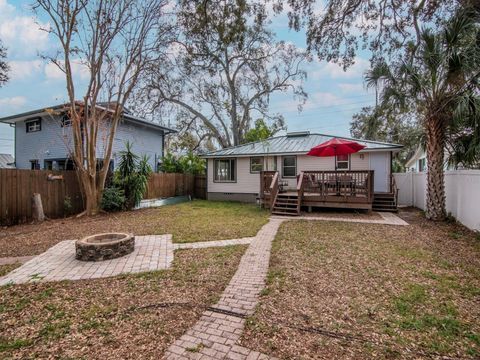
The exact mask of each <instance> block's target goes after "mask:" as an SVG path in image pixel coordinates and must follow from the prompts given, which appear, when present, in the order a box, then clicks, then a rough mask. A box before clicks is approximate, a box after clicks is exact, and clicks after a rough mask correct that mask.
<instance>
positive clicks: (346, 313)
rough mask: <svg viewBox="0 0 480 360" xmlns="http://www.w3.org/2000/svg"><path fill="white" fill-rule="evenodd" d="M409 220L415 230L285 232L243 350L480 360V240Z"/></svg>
mask: <svg viewBox="0 0 480 360" xmlns="http://www.w3.org/2000/svg"><path fill="white" fill-rule="evenodd" d="M400 216H402V217H404V218H405V220H407V221H408V222H409V223H410V224H411V225H410V226H407V227H399V226H386V225H373V224H353V223H339V222H313V221H292V222H288V223H284V224H283V225H282V227H281V228H280V230H279V233H278V234H277V237H276V239H275V241H274V243H273V250H272V258H271V262H270V270H269V275H268V279H267V284H268V285H267V288H266V289H265V290H264V292H263V293H262V296H261V301H260V304H259V306H258V308H257V311H256V313H255V315H254V316H252V317H251V318H249V319H248V322H247V330H246V332H245V333H244V336H243V339H242V345H243V346H247V347H250V348H253V349H255V350H258V351H262V352H264V353H267V354H271V355H274V356H278V357H280V358H290V359H335V358H337V359H338V358H341V359H345V358H350V359H371V358H392V359H396V358H400V359H402V358H404V359H407V358H408V359H413V358H440V357H441V356H446V357H448V358H455V359H459V358H476V359H478V358H479V357H480V321H479V319H480V306H479V304H480V237H479V235H475V234H474V233H472V232H470V231H468V230H466V229H465V228H463V227H461V226H459V225H456V224H440V223H433V222H428V221H426V220H424V218H423V216H422V214H421V213H420V212H418V211H404V212H401V213H400Z"/></svg>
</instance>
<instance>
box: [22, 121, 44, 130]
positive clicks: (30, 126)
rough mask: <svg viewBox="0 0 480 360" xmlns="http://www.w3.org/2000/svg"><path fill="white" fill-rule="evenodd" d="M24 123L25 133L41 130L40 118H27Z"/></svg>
mask: <svg viewBox="0 0 480 360" xmlns="http://www.w3.org/2000/svg"><path fill="white" fill-rule="evenodd" d="M25 124H26V126H27V133H30V132H36V131H40V130H42V121H41V119H40V118H38V119H34V120H28V121H27V122H26V123H25Z"/></svg>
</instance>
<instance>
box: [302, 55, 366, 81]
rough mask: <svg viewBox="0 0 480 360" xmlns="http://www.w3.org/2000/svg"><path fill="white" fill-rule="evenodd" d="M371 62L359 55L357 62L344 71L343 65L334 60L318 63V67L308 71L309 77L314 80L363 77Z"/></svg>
mask: <svg viewBox="0 0 480 360" xmlns="http://www.w3.org/2000/svg"><path fill="white" fill-rule="evenodd" d="M369 66H370V62H369V61H368V60H366V59H363V58H360V57H357V58H355V63H354V64H353V65H352V66H350V67H349V68H348V69H347V71H344V70H343V68H342V67H341V66H338V65H337V64H335V63H332V62H328V63H325V62H322V63H318V62H317V63H316V68H314V69H313V71H310V72H309V73H308V77H309V78H310V79H313V80H320V79H326V78H331V79H352V78H362V77H363V74H364V72H365V71H366V70H367V69H368V68H369Z"/></svg>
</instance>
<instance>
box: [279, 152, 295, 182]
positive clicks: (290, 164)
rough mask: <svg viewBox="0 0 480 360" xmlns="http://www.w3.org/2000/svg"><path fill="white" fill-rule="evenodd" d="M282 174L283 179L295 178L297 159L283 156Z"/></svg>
mask: <svg viewBox="0 0 480 360" xmlns="http://www.w3.org/2000/svg"><path fill="white" fill-rule="evenodd" d="M282 174H283V177H284V178H287V177H288V178H290V177H293V178H294V177H295V176H297V157H296V156H284V157H283V158H282Z"/></svg>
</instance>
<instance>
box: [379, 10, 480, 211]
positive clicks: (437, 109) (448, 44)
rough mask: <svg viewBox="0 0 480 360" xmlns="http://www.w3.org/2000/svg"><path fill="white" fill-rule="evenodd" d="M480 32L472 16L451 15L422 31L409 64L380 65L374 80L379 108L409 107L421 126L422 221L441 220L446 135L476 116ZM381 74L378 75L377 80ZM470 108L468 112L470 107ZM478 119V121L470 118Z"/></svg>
mask: <svg viewBox="0 0 480 360" xmlns="http://www.w3.org/2000/svg"><path fill="white" fill-rule="evenodd" d="M479 35H480V32H479V30H478V26H477V24H476V23H475V20H474V17H473V16H472V14H471V13H470V12H468V11H466V10H464V11H462V12H459V13H458V14H456V15H455V16H454V17H453V18H452V19H451V20H450V21H449V22H448V23H447V24H446V25H445V26H444V28H443V29H442V30H441V31H438V32H433V31H432V30H430V29H424V30H422V33H421V42H420V44H419V47H418V48H417V49H416V52H415V54H414V55H413V58H412V59H411V61H409V62H408V63H407V62H403V61H402V62H397V63H396V64H394V65H393V66H385V63H380V64H378V65H377V66H376V69H375V72H374V73H375V75H376V77H380V78H381V79H383V84H384V88H383V89H382V93H381V98H382V103H383V104H384V105H385V106H386V105H387V104H390V106H392V102H395V103H396V104H397V105H398V104H402V105H403V106H405V104H406V102H407V101H409V102H412V100H413V103H414V104H415V112H417V113H418V114H419V116H420V121H421V123H422V125H423V128H424V132H425V138H426V150H427V161H428V170H427V202H426V215H427V218H429V219H432V220H443V219H444V218H445V215H446V211H445V186H444V165H445V148H446V143H447V134H448V133H449V129H450V128H454V127H455V125H456V123H457V121H458V119H462V118H464V117H466V116H472V114H479V113H480V106H479V102H478V101H471V99H472V98H476V97H478V94H479V92H478V91H479V84H478V79H479V75H480V47H479V44H478V43H477V39H478V38H480V37H479ZM379 73H381V75H379ZM472 106H473V107H472ZM475 118H476V119H478V116H475Z"/></svg>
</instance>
